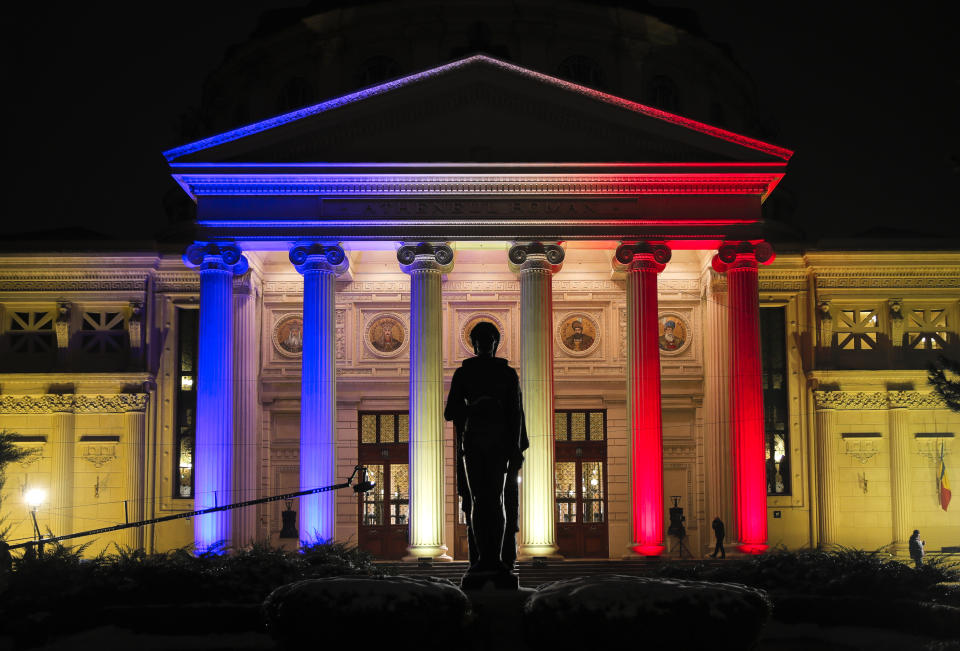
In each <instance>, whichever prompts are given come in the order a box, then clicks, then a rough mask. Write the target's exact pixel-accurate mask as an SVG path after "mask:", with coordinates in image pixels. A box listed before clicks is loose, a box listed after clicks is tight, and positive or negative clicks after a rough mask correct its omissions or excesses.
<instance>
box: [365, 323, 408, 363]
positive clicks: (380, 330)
mask: <svg viewBox="0 0 960 651" xmlns="http://www.w3.org/2000/svg"><path fill="white" fill-rule="evenodd" d="M363 340H364V343H365V344H366V346H367V350H369V351H370V352H371V353H373V354H374V355H376V356H377V357H396V356H397V355H399V354H400V353H402V352H403V351H404V349H406V347H407V328H406V326H405V325H404V323H403V319H402V318H401V317H400V315H399V314H394V313H392V312H381V313H379V314H375V315H374V316H372V317H371V318H370V319H369V320H368V321H367V326H366V328H364V333H363Z"/></svg>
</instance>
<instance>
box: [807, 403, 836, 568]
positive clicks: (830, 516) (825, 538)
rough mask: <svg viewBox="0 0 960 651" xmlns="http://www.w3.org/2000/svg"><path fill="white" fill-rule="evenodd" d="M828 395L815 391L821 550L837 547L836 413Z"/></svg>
mask: <svg viewBox="0 0 960 651" xmlns="http://www.w3.org/2000/svg"><path fill="white" fill-rule="evenodd" d="M830 393H831V392H829V391H814V393H813V398H814V401H815V404H816V410H817V419H816V423H817V469H818V471H819V472H818V475H819V477H818V493H817V497H818V504H817V510H818V512H819V513H818V525H819V526H818V528H819V539H820V548H821V549H830V548H831V547H832V546H834V545H836V544H837V517H838V511H839V502H838V495H837V459H836V431H837V410H836V409H835V408H834V407H835V405H834V401H833V400H832V398H831V396H830Z"/></svg>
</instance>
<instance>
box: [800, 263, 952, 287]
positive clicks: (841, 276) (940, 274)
mask: <svg viewBox="0 0 960 651" xmlns="http://www.w3.org/2000/svg"><path fill="white" fill-rule="evenodd" d="M815 269H816V274H817V287H818V288H820V289H831V288H848V287H850V288H865V289H866V288H914V287H920V288H924V289H932V288H937V289H946V288H960V268H958V267H956V266H949V267H948V266H943V267H941V266H936V267H934V266H929V267H926V266H904V267H887V268H883V267H878V266H865V267H827V268H823V267H815Z"/></svg>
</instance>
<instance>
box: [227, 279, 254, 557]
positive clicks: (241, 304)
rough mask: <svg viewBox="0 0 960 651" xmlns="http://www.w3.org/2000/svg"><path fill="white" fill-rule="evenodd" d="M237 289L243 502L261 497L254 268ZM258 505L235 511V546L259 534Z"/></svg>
mask: <svg viewBox="0 0 960 651" xmlns="http://www.w3.org/2000/svg"><path fill="white" fill-rule="evenodd" d="M237 280H239V281H240V282H239V283H235V286H234V293H233V313H234V324H233V327H234V331H233V351H234V364H233V369H234V371H233V373H234V379H235V385H234V386H235V391H234V419H235V423H236V434H235V437H234V440H235V446H234V456H233V462H234V467H235V469H236V471H235V472H234V480H233V481H234V483H233V488H234V491H233V499H232V500H231V501H234V502H241V501H245V500H252V499H255V498H256V497H257V483H258V480H259V473H258V472H257V466H258V461H257V459H258V457H257V453H258V448H257V432H258V429H259V424H260V401H259V399H258V397H257V369H258V367H259V363H258V362H259V351H260V346H259V341H260V319H259V318H258V305H257V303H258V295H259V292H258V289H259V287H258V285H257V282H256V277H255V274H254V272H253V271H249V272H247V274H246V275H245V277H242V278H240V279H237ZM256 522H257V509H256V508H252V507H247V508H242V509H235V510H234V511H233V546H234V547H235V548H237V549H240V548H242V547H245V546H247V545H250V544H251V543H252V542H253V541H254V540H255V539H256V537H257V529H256V527H257V525H256Z"/></svg>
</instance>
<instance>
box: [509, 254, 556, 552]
mask: <svg viewBox="0 0 960 651" xmlns="http://www.w3.org/2000/svg"><path fill="white" fill-rule="evenodd" d="M508 258H509V260H510V267H511V269H513V271H514V272H516V273H519V275H520V390H521V391H522V392H523V411H524V416H525V419H526V425H527V437H528V438H529V439H530V448H529V449H528V450H527V452H526V454H525V457H526V458H525V460H524V462H523V483H522V484H521V485H520V496H521V497H520V499H521V504H523V507H522V509H521V517H522V520H521V524H520V549H519V555H520V556H521V557H534V556H554V555H556V553H557V549H558V547H557V532H556V525H555V522H554V507H553V504H554V488H553V479H554V477H553V474H554V471H553V274H555V273H557V272H558V271H560V267H561V265H562V264H563V258H564V251H563V249H562V248H561V247H560V246H559V245H558V244H556V243H549V244H544V243H542V242H529V243H518V244H515V245H514V246H512V247H511V248H510V252H509V254H508Z"/></svg>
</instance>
